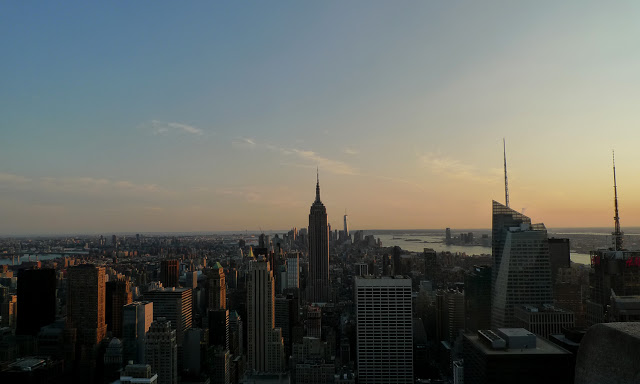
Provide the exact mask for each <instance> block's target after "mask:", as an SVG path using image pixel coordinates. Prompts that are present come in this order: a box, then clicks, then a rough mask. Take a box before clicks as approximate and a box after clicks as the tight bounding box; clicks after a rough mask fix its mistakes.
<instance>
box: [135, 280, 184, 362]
mask: <svg viewBox="0 0 640 384" xmlns="http://www.w3.org/2000/svg"><path fill="white" fill-rule="evenodd" d="M192 292H193V290H192V289H190V288H160V289H156V290H153V291H149V292H147V293H145V294H144V298H145V300H148V301H152V302H153V319H154V320H158V319H160V318H161V317H162V318H165V319H166V320H168V321H169V322H170V323H171V326H172V327H173V329H175V331H176V340H177V342H178V353H179V355H180V357H182V342H183V340H184V333H185V331H186V330H187V329H189V328H191V326H192V314H193V304H192ZM180 364H182V361H180Z"/></svg>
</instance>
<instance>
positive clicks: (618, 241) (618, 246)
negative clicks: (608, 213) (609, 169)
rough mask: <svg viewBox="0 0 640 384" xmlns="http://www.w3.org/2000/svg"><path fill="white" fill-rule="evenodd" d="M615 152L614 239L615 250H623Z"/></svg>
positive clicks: (614, 155) (614, 156)
mask: <svg viewBox="0 0 640 384" xmlns="http://www.w3.org/2000/svg"><path fill="white" fill-rule="evenodd" d="M612 154H613V195H614V206H615V216H614V217H613V221H614V223H615V224H614V231H613V233H612V235H613V239H614V240H613V241H614V251H622V231H621V230H620V216H618V185H617V183H616V154H615V152H614V151H612Z"/></svg>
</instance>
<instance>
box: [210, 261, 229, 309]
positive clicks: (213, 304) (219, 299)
mask: <svg viewBox="0 0 640 384" xmlns="http://www.w3.org/2000/svg"><path fill="white" fill-rule="evenodd" d="M225 308H227V285H226V282H225V275H224V269H223V268H222V265H220V263H219V262H216V263H215V264H214V265H213V266H212V267H211V272H210V274H209V309H225Z"/></svg>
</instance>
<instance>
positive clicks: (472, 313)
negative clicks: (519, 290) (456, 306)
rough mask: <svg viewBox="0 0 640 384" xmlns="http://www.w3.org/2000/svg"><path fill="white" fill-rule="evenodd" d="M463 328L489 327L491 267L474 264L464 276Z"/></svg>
mask: <svg viewBox="0 0 640 384" xmlns="http://www.w3.org/2000/svg"><path fill="white" fill-rule="evenodd" d="M464 308H465V310H464V314H465V322H464V325H465V329H466V330H467V331H468V332H476V331H477V330H478V329H489V328H491V267H488V266H474V267H473V269H472V270H471V272H469V273H467V274H466V275H465V278H464Z"/></svg>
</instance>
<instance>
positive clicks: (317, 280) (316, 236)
mask: <svg viewBox="0 0 640 384" xmlns="http://www.w3.org/2000/svg"><path fill="white" fill-rule="evenodd" d="M309 274H310V275H311V276H310V279H309V282H308V288H309V295H308V297H307V299H308V301H310V302H316V303H326V302H328V301H329V227H328V220H327V209H326V208H325V206H324V204H322V201H320V180H319V179H318V180H317V182H316V200H315V201H314V202H313V204H312V205H311V211H310V212H309Z"/></svg>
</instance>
